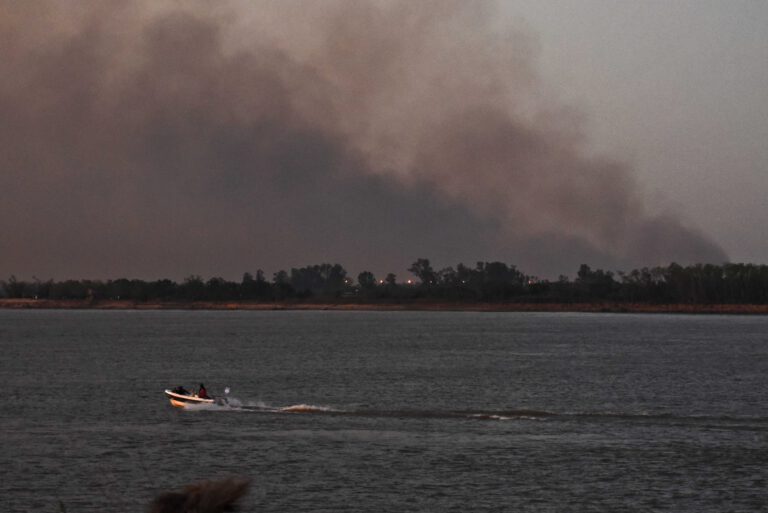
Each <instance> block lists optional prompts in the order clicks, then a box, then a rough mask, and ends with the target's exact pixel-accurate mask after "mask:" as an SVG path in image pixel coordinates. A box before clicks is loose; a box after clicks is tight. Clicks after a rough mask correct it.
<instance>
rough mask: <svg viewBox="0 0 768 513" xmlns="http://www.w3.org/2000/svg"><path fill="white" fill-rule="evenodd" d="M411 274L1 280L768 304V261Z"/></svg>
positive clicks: (222, 290) (38, 288) (77, 288)
mask: <svg viewBox="0 0 768 513" xmlns="http://www.w3.org/2000/svg"><path fill="white" fill-rule="evenodd" d="M408 271H409V273H410V274H411V275H412V278H410V277H409V278H406V279H405V280H404V281H399V280H398V279H397V276H396V275H395V274H392V273H390V274H387V275H386V276H384V277H376V276H375V275H374V274H373V273H371V272H370V271H363V272H361V273H359V274H358V275H357V277H356V279H355V278H353V277H351V276H349V275H348V273H347V271H346V270H345V269H344V268H343V267H342V266H341V265H339V264H319V265H310V266H307V267H301V268H293V269H291V270H290V271H284V270H282V271H278V272H276V273H274V274H273V275H272V277H271V279H267V277H266V276H265V275H264V272H263V271H261V270H258V271H256V274H255V275H253V274H251V273H245V274H244V275H243V277H242V279H241V280H240V281H239V282H238V281H228V280H225V279H224V278H220V277H214V278H209V279H207V280H204V279H203V278H202V277H200V276H189V277H187V278H186V279H184V280H183V281H181V282H175V281H172V280H168V279H163V280H155V281H145V280H137V279H125V278H121V279H117V280H107V281H101V280H64V281H54V280H47V281H42V280H38V279H33V280H31V281H23V280H17V279H16V278H15V277H14V276H11V277H10V278H8V279H6V280H4V281H0V296H3V297H6V298H36V299H53V300H57V299H77V300H91V301H99V300H130V301H136V302H149V301H168V302H175V301H181V302H184V301H255V302H273V301H307V300H321V301H339V300H341V301H349V302H356V301H359V302H375V301H381V302H384V301H412V300H413V301H415V300H433V301H455V302H540V303H586V302H605V301H611V302H627V303H690V304H718V303H721V304H766V303H768V265H757V264H733V263H729V264H723V265H712V264H697V265H689V266H681V265H678V264H675V263H672V264H670V265H668V266H666V267H653V268H647V267H644V268H642V269H635V270H633V271H631V272H620V271H619V272H616V273H614V272H612V271H605V270H602V269H595V270H593V269H591V268H590V267H589V266H588V265H586V264H583V265H581V266H580V267H579V269H578V272H577V274H576V277H575V278H574V279H570V278H569V277H567V276H560V277H559V278H558V279H557V280H545V279H538V278H536V277H534V276H530V275H526V274H524V273H523V272H521V271H520V270H518V269H517V267H516V266H514V265H509V264H506V263H503V262H478V263H477V264H476V265H475V266H474V267H470V266H466V265H464V264H458V265H457V266H456V267H446V268H444V269H440V270H435V269H434V268H433V267H432V265H431V263H430V261H429V259H426V258H419V259H417V260H416V261H415V262H414V263H413V264H412V265H411V266H410V268H409V269H408Z"/></svg>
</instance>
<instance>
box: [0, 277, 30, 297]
mask: <svg viewBox="0 0 768 513" xmlns="http://www.w3.org/2000/svg"><path fill="white" fill-rule="evenodd" d="M26 286H27V285H26V283H24V282H23V281H19V280H17V279H16V276H14V275H11V277H10V278H8V280H6V281H4V282H3V288H4V289H5V294H6V295H7V296H8V297H10V298H22V297H24V289H25V288H26Z"/></svg>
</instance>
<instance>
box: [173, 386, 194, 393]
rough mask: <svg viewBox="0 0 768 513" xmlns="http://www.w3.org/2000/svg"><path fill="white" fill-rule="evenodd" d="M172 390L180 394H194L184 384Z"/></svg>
mask: <svg viewBox="0 0 768 513" xmlns="http://www.w3.org/2000/svg"><path fill="white" fill-rule="evenodd" d="M171 392H173V393H174V394H180V395H192V394H190V393H189V390H187V389H186V388H184V387H183V386H178V387H176V388H174V389H173V390H171Z"/></svg>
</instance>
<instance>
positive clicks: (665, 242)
mask: <svg viewBox="0 0 768 513" xmlns="http://www.w3.org/2000/svg"><path fill="white" fill-rule="evenodd" d="M766 26H768V3H766V2H739V1H731V2H704V1H690V2H683V1H676V2H636V3H630V2H611V1H605V2H602V1H601V2H597V1H584V0H582V1H579V2H573V1H562V2H561V1H558V2H555V1H548V2H546V1H512V0H510V1H506V2H492V1H476V2H471V1H458V0H456V1H451V0H442V1H423V2H413V1H407V2H406V1H402V2H395V1H392V2H389V1H378V2H370V3H366V2H358V1H351V0H350V1H346V0H336V1H331V0H328V1H323V2H298V1H282V0H281V1H276V0H273V1H264V2H251V1H232V2H217V3H215V4H214V3H210V2H171V1H169V2H146V3H145V2H138V3H132V4H128V3H126V2H95V1H94V2H78V3H61V2H36V1H30V2H14V1H2V0H0V55H3V59H2V60H0V159H2V160H0V192H2V198H1V199H0V276H7V275H10V274H16V275H17V276H20V277H24V278H29V277H31V276H33V275H34V276H38V277H40V278H48V277H54V278H57V279H63V278H68V277H78V278H79V277H95V278H110V277H120V276H129V277H142V278H157V277H171V278H176V279H178V278H181V277H183V276H186V275H189V274H201V275H203V276H212V275H222V276H225V277H229V278H236V277H239V276H240V275H241V274H242V273H243V272H244V271H251V272H253V271H255V269H258V268H262V269H265V270H266V271H267V272H269V273H271V272H274V271H276V270H278V269H279V268H290V267H294V266H302V265H307V264H313V263H320V262H339V263H341V264H343V265H345V266H346V267H347V268H348V269H349V270H350V271H352V272H354V273H356V272H358V271H360V270H363V269H369V270H372V271H374V272H375V273H376V274H382V273H385V272H390V271H393V272H395V273H397V274H398V275H399V276H401V277H404V275H405V272H404V270H405V269H406V268H407V266H408V264H410V263H411V262H412V261H414V260H415V259H416V258H417V257H428V258H431V259H432V260H433V262H434V263H435V264H436V266H437V267H441V266H445V265H454V264H456V263H458V262H460V261H461V262H465V263H469V264H471V263H474V262H475V261H477V260H503V261H505V262H508V263H514V264H518V265H519V267H521V268H522V270H524V271H526V272H530V273H539V274H543V275H549V276H552V275H556V274H558V273H568V274H572V273H573V272H574V271H575V270H576V269H577V267H578V265H579V264H580V263H589V264H591V265H593V266H601V267H606V268H609V269H617V268H618V269H628V268H631V267H634V266H642V265H649V266H653V265H660V264H667V263H669V262H670V261H678V262H681V263H692V262H723V261H725V260H731V261H755V262H765V260H766V259H765V255H766V254H767V253H768V238H766V237H765V229H764V228H763V224H764V221H763V219H764V218H765V215H766V213H768V212H766V210H768V201H766V199H765V198H766V197H768V144H766V142H768V35H766V31H765V30H764V27H766Z"/></svg>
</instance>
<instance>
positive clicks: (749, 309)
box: [0, 299, 768, 315]
mask: <svg viewBox="0 0 768 513" xmlns="http://www.w3.org/2000/svg"><path fill="white" fill-rule="evenodd" d="M0 308H4V309H64V310H255V311H258V310H343V311H358V310H359V311H436V312H585V313H589V312H592V313H686V314H734V315H735V314H740V315H768V305H740V304H739V305H734V304H713V305H695V304H651V303H608V302H604V303H459V302H435V301H403V302H397V303H388V302H369V303H365V302H288V301H286V302H275V303H256V302H247V301H221V302H215V301H190V302H172V301H169V302H135V301H125V300H93V301H92V300H67V299H60V300H51V299H0Z"/></svg>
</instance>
